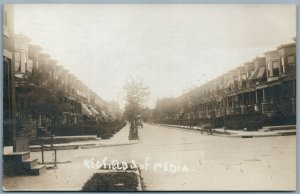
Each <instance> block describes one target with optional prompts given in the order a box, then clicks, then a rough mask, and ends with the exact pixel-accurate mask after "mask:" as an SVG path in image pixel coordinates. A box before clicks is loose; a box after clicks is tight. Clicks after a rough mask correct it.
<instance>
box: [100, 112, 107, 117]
mask: <svg viewBox="0 0 300 194" xmlns="http://www.w3.org/2000/svg"><path fill="white" fill-rule="evenodd" d="M100 112H101V115H102V116H103V117H104V118H107V117H108V116H107V114H106V113H105V112H104V111H103V110H101V111H100Z"/></svg>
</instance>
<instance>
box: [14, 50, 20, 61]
mask: <svg viewBox="0 0 300 194" xmlns="http://www.w3.org/2000/svg"><path fill="white" fill-rule="evenodd" d="M15 61H21V54H20V52H15Z"/></svg>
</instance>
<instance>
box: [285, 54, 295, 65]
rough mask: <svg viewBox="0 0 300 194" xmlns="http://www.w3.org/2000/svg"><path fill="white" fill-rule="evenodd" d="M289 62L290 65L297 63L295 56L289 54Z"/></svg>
mask: <svg viewBox="0 0 300 194" xmlns="http://www.w3.org/2000/svg"><path fill="white" fill-rule="evenodd" d="M287 63H288V65H295V56H288V57H287Z"/></svg>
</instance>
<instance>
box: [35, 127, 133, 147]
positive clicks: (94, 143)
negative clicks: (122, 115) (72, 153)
mask: <svg viewBox="0 0 300 194" xmlns="http://www.w3.org/2000/svg"><path fill="white" fill-rule="evenodd" d="M128 135H129V125H126V126H125V127H124V128H122V129H121V130H120V131H119V132H118V133H116V134H115V135H114V136H113V137H111V138H110V139H96V140H89V141H77V142H70V143H61V144H53V148H55V149H58V150H62V149H63V150H66V149H79V148H82V149H85V148H97V147H107V146H121V145H130V144H136V143H139V141H138V140H133V141H132V140H131V141H129V140H128ZM71 137H72V136H70V138H71ZM56 138H60V137H59V136H58V137H56ZM61 138H64V137H61ZM73 138H74V137H73ZM50 148H51V145H50V144H45V145H44V150H49V149H50ZM40 150H41V146H40V145H31V146H30V151H32V152H34V151H40Z"/></svg>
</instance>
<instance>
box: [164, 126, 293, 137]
mask: <svg viewBox="0 0 300 194" xmlns="http://www.w3.org/2000/svg"><path fill="white" fill-rule="evenodd" d="M159 126H163V127H169V128H175V129H183V130H184V131H189V132H199V133H201V132H200V131H199V130H197V129H193V128H186V127H181V126H178V127H176V126H168V125H159ZM267 133H268V132H267ZM296 134H297V132H296V130H295V131H288V132H277V133H271V134H256V135H251V134H245V135H238V134H236V135H235V134H233V135H225V134H216V133H213V134H212V135H207V134H206V135H207V136H219V137H232V138H255V137H274V136H291V135H296ZM202 135H204V134H202Z"/></svg>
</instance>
